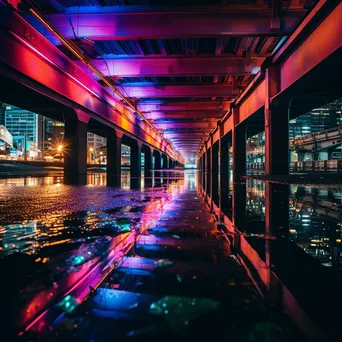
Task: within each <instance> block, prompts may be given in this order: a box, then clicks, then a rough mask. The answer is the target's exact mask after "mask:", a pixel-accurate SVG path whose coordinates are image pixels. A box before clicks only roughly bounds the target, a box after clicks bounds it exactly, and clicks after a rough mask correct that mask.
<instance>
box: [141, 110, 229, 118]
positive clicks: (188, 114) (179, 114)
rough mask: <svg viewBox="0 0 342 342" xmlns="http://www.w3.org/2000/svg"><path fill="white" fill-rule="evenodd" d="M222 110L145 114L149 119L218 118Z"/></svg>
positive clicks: (221, 114)
mask: <svg viewBox="0 0 342 342" xmlns="http://www.w3.org/2000/svg"><path fill="white" fill-rule="evenodd" d="M223 113H224V112H214V111H213V112H211V111H206V110H205V111H198V112H197V111H174V112H172V111H171V112H150V113H147V114H145V116H146V117H147V119H149V120H158V119H171V120H172V119H217V120H218V119H220V118H221V117H222V116H223Z"/></svg>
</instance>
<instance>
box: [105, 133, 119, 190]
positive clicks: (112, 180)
mask: <svg viewBox="0 0 342 342" xmlns="http://www.w3.org/2000/svg"><path fill="white" fill-rule="evenodd" d="M121 139H122V135H119V134H117V133H116V132H115V130H114V129H113V130H110V131H108V132H107V185H110V186H120V185H121Z"/></svg>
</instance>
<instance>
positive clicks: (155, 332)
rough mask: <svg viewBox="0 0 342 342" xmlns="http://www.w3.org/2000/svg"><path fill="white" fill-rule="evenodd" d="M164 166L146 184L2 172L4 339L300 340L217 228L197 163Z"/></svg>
mask: <svg viewBox="0 0 342 342" xmlns="http://www.w3.org/2000/svg"><path fill="white" fill-rule="evenodd" d="M157 175H158V177H155V179H152V180H145V182H144V181H143V182H142V184H143V185H144V184H145V183H146V184H149V185H148V186H145V187H144V188H143V189H142V190H128V189H127V188H129V179H127V178H126V179H123V182H122V185H123V187H124V188H126V189H115V188H110V187H105V186H103V183H102V182H103V178H101V177H102V176H101V175H91V176H89V179H88V182H89V184H88V185H87V186H69V185H63V184H61V182H60V180H59V179H58V177H57V178H54V177H52V178H31V179H25V180H23V179H17V180H8V179H7V180H3V181H2V183H1V184H0V186H2V192H1V205H0V217H1V221H0V223H1V225H2V250H1V254H2V258H1V267H2V272H7V273H6V274H8V277H7V278H6V282H3V283H2V291H1V293H2V294H3V299H4V301H3V303H5V304H4V305H3V307H2V314H3V320H2V321H3V322H5V323H6V324H5V325H4V326H6V327H7V330H5V333H4V334H3V336H6V338H7V340H8V341H10V340H13V339H14V338H15V336H18V333H19V335H20V337H19V340H22V341H112V340H116V341H121V340H122V341H125V340H133V341H136V340H138V341H145V340H147V339H148V340H166V341H169V340H175V339H176V340H189V339H192V338H196V339H197V340H204V339H206V340H207V339H208V338H213V337H219V338H222V339H226V338H228V337H229V340H231V341H288V340H290V339H292V340H293V339H295V338H294V335H293V334H292V333H289V332H288V330H287V328H285V327H284V325H279V320H278V318H277V319H276V316H274V315H272V314H271V312H270V311H269V309H268V308H267V307H266V306H265V303H264V302H263V300H262V299H261V297H260V296H259V294H258V293H257V291H256V289H255V287H254V285H253V283H252V282H251V280H250V278H249V277H248V275H247V273H246V271H245V269H244V268H243V266H242V265H241V264H240V263H239V261H238V259H237V258H236V257H235V255H234V254H233V253H232V250H231V246H230V243H229V239H227V236H225V235H223V234H222V232H220V231H218V230H217V226H216V223H215V220H214V217H213V216H212V215H211V214H210V212H209V210H208V208H207V207H206V205H205V203H204V201H203V199H202V198H201V197H200V196H199V192H197V188H196V174H195V172H194V171H185V172H183V171H182V172H164V173H158V174H157ZM10 208H12V210H10ZM229 238H230V237H229ZM13 285H14V286H13ZM6 334H7V335H6ZM7 336H8V337H7ZM7 340H6V339H5V341H7Z"/></svg>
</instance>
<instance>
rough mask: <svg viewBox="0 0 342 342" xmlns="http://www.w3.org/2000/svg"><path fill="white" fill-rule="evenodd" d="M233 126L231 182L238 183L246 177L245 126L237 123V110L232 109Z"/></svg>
mask: <svg viewBox="0 0 342 342" xmlns="http://www.w3.org/2000/svg"><path fill="white" fill-rule="evenodd" d="M233 120H234V126H233V130H232V142H233V144H232V147H233V182H239V181H240V180H241V177H242V176H245V175H246V156H247V154H246V140H247V137H246V125H245V124H244V123H240V124H239V125H235V123H236V122H238V121H239V109H238V108H233Z"/></svg>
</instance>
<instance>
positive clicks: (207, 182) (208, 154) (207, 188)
mask: <svg viewBox="0 0 342 342" xmlns="http://www.w3.org/2000/svg"><path fill="white" fill-rule="evenodd" d="M211 152H212V151H211V148H209V149H207V151H206V152H205V154H206V159H207V160H206V163H205V165H206V175H205V191H206V193H207V195H210V194H211V193H210V179H211V177H210V173H211Z"/></svg>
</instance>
